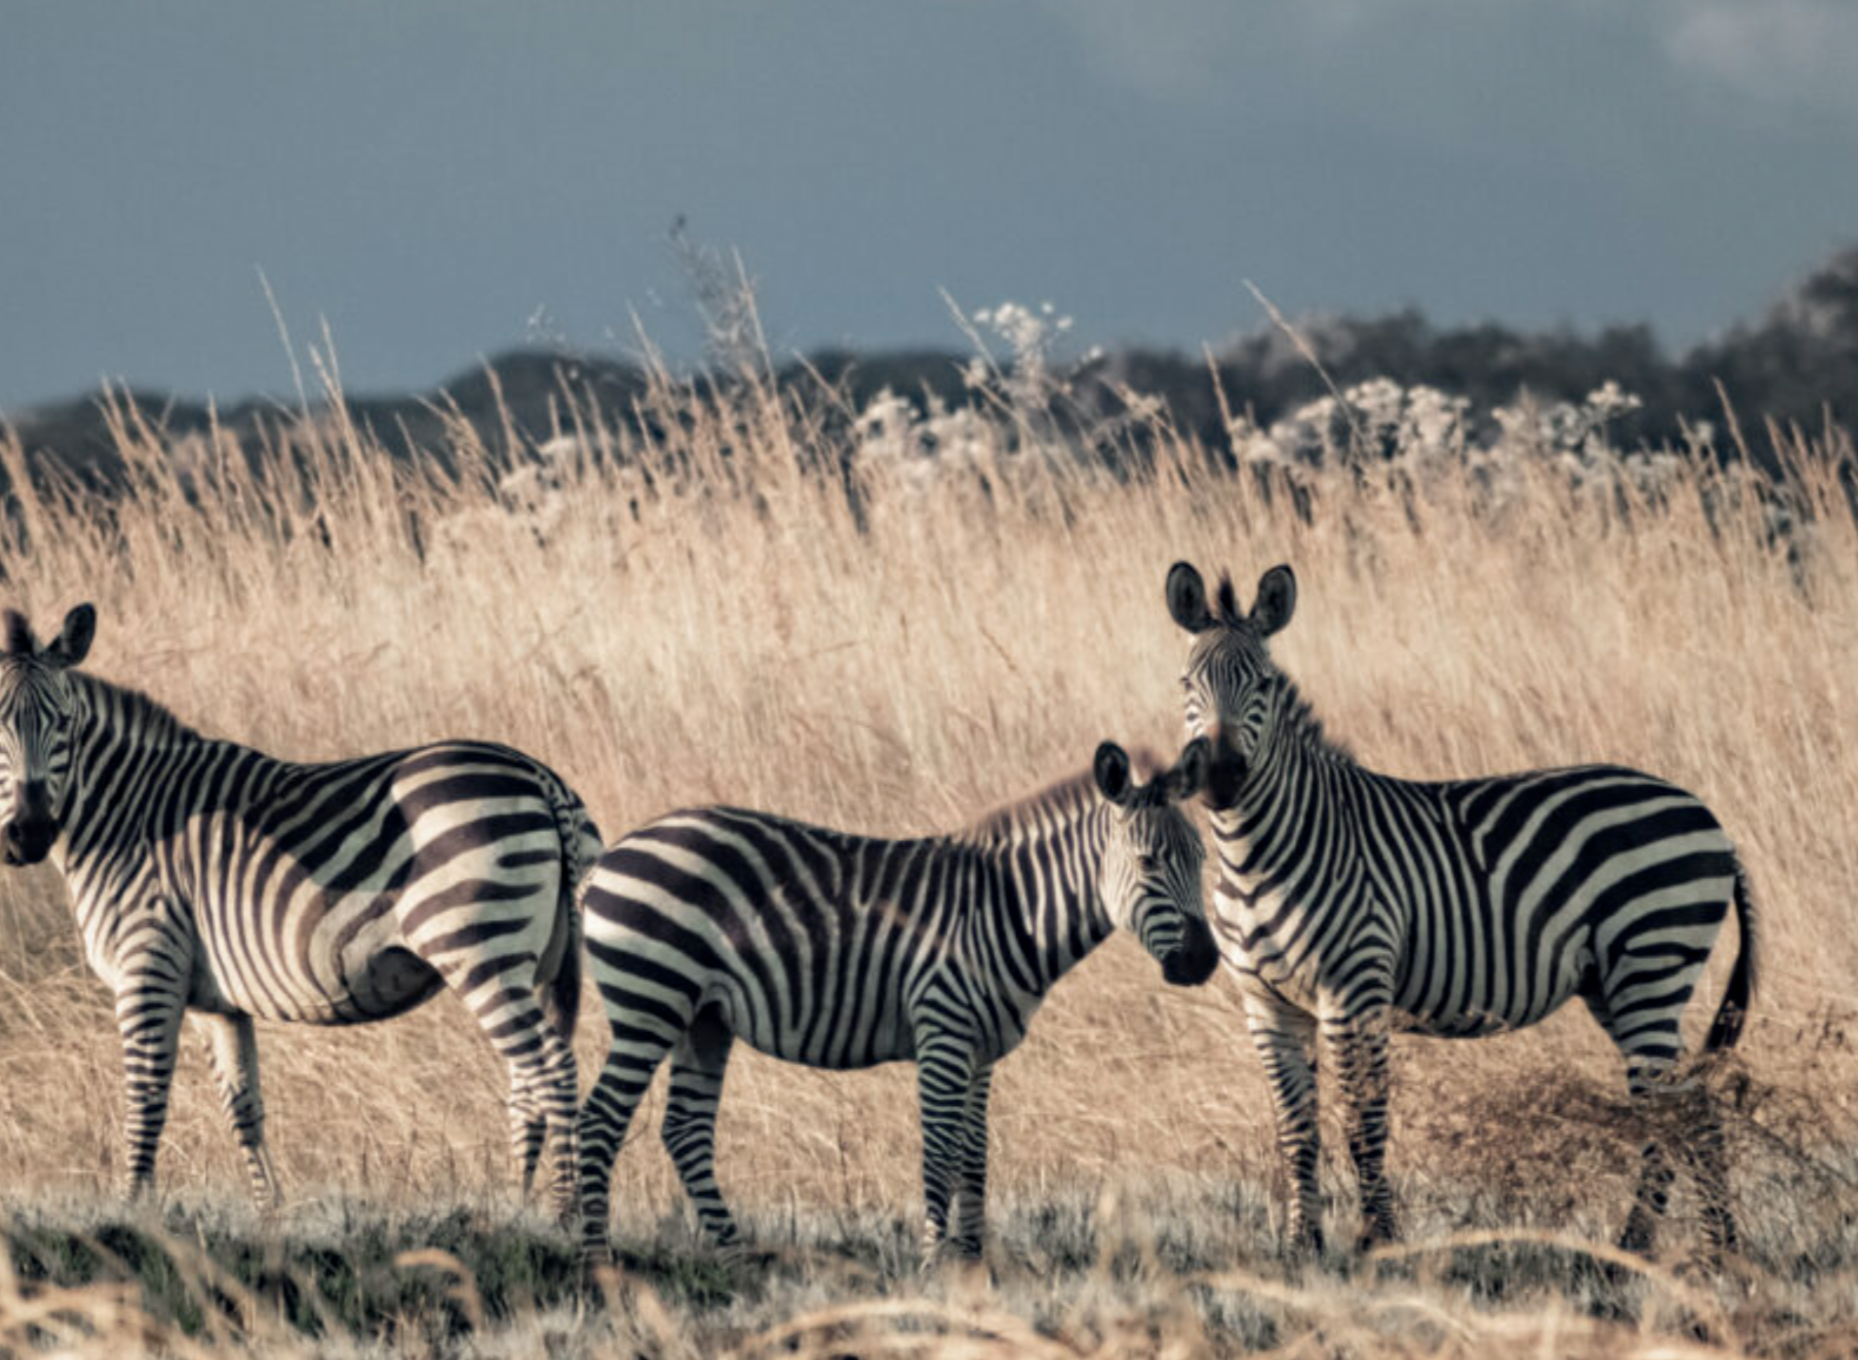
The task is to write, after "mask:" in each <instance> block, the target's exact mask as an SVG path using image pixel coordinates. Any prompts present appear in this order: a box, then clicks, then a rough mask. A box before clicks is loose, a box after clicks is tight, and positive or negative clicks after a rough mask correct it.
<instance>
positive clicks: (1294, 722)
mask: <svg viewBox="0 0 1858 1360" xmlns="http://www.w3.org/2000/svg"><path fill="white" fill-rule="evenodd" d="M1167 597H1168V607H1169V612H1170V613H1171V614H1172V615H1173V617H1174V620H1175V622H1176V623H1178V624H1180V625H1181V626H1182V627H1183V628H1185V629H1187V631H1188V632H1190V633H1191V634H1193V639H1194V640H1193V647H1192V652H1191V655H1190V657H1189V659H1188V662H1187V667H1186V670H1185V672H1184V675H1183V677H1182V685H1183V688H1184V690H1185V702H1186V718H1187V725H1188V728H1189V730H1190V731H1192V732H1194V733H1195V734H1199V735H1206V736H1208V737H1210V738H1211V739H1212V741H1213V743H1214V758H1213V770H1212V773H1211V776H1210V778H1209V781H1208V801H1209V803H1210V804H1211V805H1212V807H1213V829H1214V833H1215V837H1216V841H1217V847H1218V853H1219V861H1220V864H1219V869H1220V872H1219V887H1218V890H1217V893H1216V896H1215V903H1214V910H1213V927H1214V930H1215V932H1216V934H1217V935H1218V937H1219V941H1220V947H1221V949H1222V951H1223V952H1224V954H1225V957H1226V961H1227V963H1228V965H1229V967H1230V968H1231V970H1232V971H1233V972H1234V973H1235V974H1236V975H1237V976H1238V979H1239V981H1240V984H1241V987H1242V989H1243V992H1244V997H1245V1006H1246V1012H1247V1016H1248V1019H1249V1021H1250V1027H1251V1032H1252V1036H1253V1039H1254V1040H1255V1042H1256V1044H1257V1047H1258V1051H1259V1053H1260V1055H1261V1056H1262V1058H1263V1061H1264V1066H1265V1070H1266V1073H1267V1075H1268V1076H1269V1078H1270V1081H1271V1086H1272V1090H1273V1094H1274V1097H1275V1101H1276V1105H1277V1115H1278V1132H1279V1140H1280V1143H1281V1145H1282V1147H1283V1150H1284V1153H1285V1155H1286V1158H1287V1159H1288V1162H1289V1165H1290V1169H1291V1173H1292V1176H1293V1178H1294V1180H1295V1186H1296V1194H1295V1198H1294V1200H1293V1203H1292V1206H1291V1223H1290V1228H1291V1236H1292V1240H1293V1243H1295V1244H1296V1245H1297V1246H1299V1247H1304V1246H1315V1247H1318V1248H1320V1245H1321V1240H1322V1238H1321V1226H1320V1217H1319V1212H1320V1211H1319V1201H1318V1198H1317V1182H1316V1173H1317V1162H1318V1154H1319V1144H1318V1131H1317V1121H1316V1081H1315V1062H1316V1055H1317V1042H1316V1041H1317V1033H1318V1030H1319V1029H1320V1030H1321V1033H1322V1036H1323V1038H1324V1039H1325V1041H1326V1042H1327V1044H1328V1046H1329V1050H1330V1052H1331V1054H1332V1055H1333V1057H1334V1059H1335V1061H1336V1066H1337V1072H1338V1076H1339V1077H1340V1081H1341V1085H1342V1088H1343V1094H1344V1097H1345V1099H1346V1102H1347V1104H1348V1137H1349V1148H1350V1151H1351V1153H1352V1154H1353V1157H1354V1161H1355V1165H1356V1170H1357V1173H1358V1176H1359V1179H1360V1183H1361V1194H1362V1209H1363V1214H1364V1217H1365V1232H1364V1240H1365V1241H1369V1242H1371V1241H1374V1240H1377V1239H1384V1238H1388V1237H1391V1236H1392V1235H1393V1233H1394V1217H1393V1207H1392V1202H1391V1196H1390V1193H1389V1190H1388V1185H1387V1180H1386V1177H1385V1174H1384V1171H1383V1165H1382V1159H1383V1152H1384V1149H1385V1145H1386V1137H1387V1124H1386V1119H1387V1037H1388V1034H1389V1033H1390V1032H1391V1031H1394V1030H1405V1031H1411V1032H1416V1033H1421V1034H1429V1035H1438V1036H1447V1037H1459V1036H1470V1035H1479V1034H1489V1033H1493V1032H1495V1031H1498V1030H1505V1029H1514V1028H1518V1027H1520V1026H1524V1025H1531V1024H1534V1023H1535V1022H1536V1021H1538V1020H1541V1019H1542V1018H1544V1017H1545V1016H1547V1015H1548V1014H1549V1013H1550V1012H1552V1011H1554V1010H1556V1009H1557V1008H1558V1007H1560V1006H1561V1005H1562V1004H1563V1003H1564V1002H1566V1001H1568V1000H1569V999H1570V998H1571V997H1577V996H1578V997H1579V998H1580V999H1581V1000H1582V1001H1584V1002H1585V1003H1586V1004H1587V1007H1588V1009H1589V1010H1590V1011H1591V1012H1592V1013H1593V1015H1594V1018H1595V1019H1596V1020H1598V1021H1599V1023H1600V1025H1601V1026H1602V1028H1604V1029H1605V1031H1606V1033H1607V1034H1608V1036H1610V1037H1611V1038H1612V1040H1613V1042H1614V1043H1615V1044H1616V1045H1617V1046H1618V1047H1619V1050H1620V1052H1621V1054H1622V1055H1623V1056H1624V1058H1625V1061H1626V1072H1627V1080H1628V1083H1629V1087H1630V1090H1631V1093H1632V1095H1633V1096H1634V1098H1635V1099H1646V1100H1649V1099H1653V1098H1655V1097H1656V1098H1662V1099H1666V1100H1682V1101H1684V1102H1686V1104H1687V1105H1689V1106H1691V1107H1693V1108H1691V1109H1689V1110H1688V1111H1687V1113H1689V1114H1690V1115H1691V1124H1690V1127H1691V1128H1692V1130H1693V1144H1692V1147H1693V1151H1694V1154H1695V1164H1696V1167H1697V1170H1698V1178H1699V1181H1700V1184H1701V1187H1702V1189H1703V1191H1704V1198H1705V1210H1704V1212H1705V1220H1704V1222H1705V1230H1706V1233H1707V1234H1708V1236H1709V1238H1710V1239H1711V1241H1712V1243H1713V1244H1714V1245H1715V1246H1718V1247H1733V1246H1734V1245H1735V1223H1734V1220H1733V1218H1732V1217H1731V1215H1730V1213H1729V1209H1728V1204H1727V1197H1726V1184H1725V1167H1724V1157H1723V1150H1722V1133H1721V1127H1720V1124H1719V1122H1718V1120H1717V1118H1716V1116H1715V1114H1714V1113H1713V1112H1712V1111H1711V1110H1710V1108H1709V1104H1708V1101H1707V1099H1706V1098H1705V1097H1704V1096H1703V1094H1702V1092H1701V1091H1700V1090H1698V1089H1697V1088H1696V1086H1695V1084H1694V1083H1693V1082H1690V1081H1688V1080H1686V1079H1684V1078H1682V1077H1681V1076H1679V1074H1678V1072H1677V1067H1678V1062H1679V1059H1680V1058H1681V1057H1682V1054H1683V1040H1682V1037H1681V1034H1680V1031H1679V1021H1680V1019H1681V1017H1682V1014H1683V1011H1684V1008H1685V1006H1686V1005H1687V1003H1688V1002H1689V1000H1690V997H1691V993H1692V992H1693V991H1694V990H1695V988H1696V985H1697V980H1698V978H1699V977H1700V976H1701V974H1702V972H1703V967H1704V963H1705V962H1706V960H1707V959H1708V957H1709V953H1710V949H1711V946H1712V945H1713V943H1714V941H1715V938H1716V935H1717V933H1718V929H1719V927H1720V926H1721V924H1722V921H1723V917H1724V916H1725V915H1726V914H1727V911H1728V908H1729V904H1730V902H1731V900H1733V901H1734V904H1735V908H1736V915H1737V919H1738V921H1739V923H1740V933H1741V949H1740V953H1739V954H1738V956H1737V960H1736V964H1735V968H1734V972H1733V975H1732V976H1731V978H1730V981H1729V988H1728V993H1727V995H1726V996H1725V997H1724V999H1723V1002H1722V1006H1721V1009H1720V1010H1719V1011H1718V1012H1717V1015H1716V1019H1715V1023H1714V1024H1713V1026H1712V1027H1711V1029H1710V1032H1709V1037H1708V1039H1707V1041H1706V1046H1707V1048H1708V1049H1709V1050H1710V1051H1715V1050H1720V1049H1726V1048H1728V1047H1730V1046H1732V1045H1733V1044H1734V1043H1735V1042H1736V1039H1737V1038H1738V1037H1739V1036H1740V1033H1741V1029H1742V1024H1743V1021H1744V1019H1745V1017H1746V1014H1747V1011H1748V1007H1749V1004H1750V1002H1751V1000H1752V998H1753V995H1754V989H1755V972H1756V969H1755V961H1756V931H1755V924H1756V923H1755V912H1754V907H1753V903H1752V900H1751V898H1750V895H1749V890H1748V881H1747V878H1746V875H1745V874H1744V873H1743V870H1742V868H1741V865H1740V862H1739V861H1738V859H1737V857H1736V854H1735V849H1734V847H1733V846H1732V845H1731V844H1730V841H1729V838H1728V836H1727V835H1726V834H1725V833H1724V832H1723V829H1722V827H1721V825H1720V824H1719V823H1718V822H1717V820H1716V818H1715V817H1714V816H1713V815H1712V814H1711V813H1710V811H1709V809H1708V808H1706V807H1705V806H1704V805H1703V804H1702V803H1701V802H1699V801H1698V800H1697V799H1696V798H1695V797H1694V796H1692V795H1691V794H1688V793H1686V792H1684V791H1683V790H1682V789H1679V788H1676V787H1674V786H1673V785H1671V784H1668V783H1666V782H1665V781H1663V780H1661V779H1657V778H1654V777H1653V776H1651V775H1647V774H1641V773H1639V772H1637V771H1635V770H1628V769H1621V768H1618V767H1616V766H1583V767H1579V768H1573V769H1559V770H1541V771H1532V772H1529V773H1525V774H1515V775H1505V776H1499V777H1496V778H1488V779H1468V780H1458V781H1453V782H1447V783H1414V782H1411V781H1408V780H1404V779H1395V778H1391V777H1389V776H1387V775H1380V774H1375V773H1373V772H1371V771H1369V770H1365V769H1363V768H1362V767H1361V766H1360V765H1358V764H1356V763H1355V761H1354V760H1353V759H1352V758H1351V757H1350V756H1349V755H1348V754H1347V753H1346V752H1345V751H1343V750H1341V749H1340V748H1339V747H1337V746H1336V745H1335V744H1333V743H1332V742H1330V741H1328V740H1326V739H1325V738H1324V736H1323V734H1322V730H1321V728H1320V726H1319V725H1318V723H1317V722H1316V720H1315V719H1314V718H1313V717H1312V716H1311V714H1310V712H1309V710H1308V708H1307V706H1306V705H1305V704H1304V703H1303V702H1302V700H1301V699H1300V698H1299V696H1298V694H1297V691H1296V689H1295V687H1294V686H1293V685H1292V684H1291V682H1290V680H1289V679H1288V678H1287V677H1286V676H1285V675H1284V674H1283V672H1282V671H1280V670H1279V669H1278V668H1277V667H1276V666H1275V665H1274V664H1273V663H1272V661H1271V658H1270V656H1269V653H1268V652H1267V649H1266V640H1267V639H1268V638H1269V637H1270V636H1271V635H1272V634H1273V633H1275V632H1277V631H1278V630H1279V629H1281V628H1282V627H1283V626H1284V625H1285V624H1286V623H1288V622H1289V621H1290V616H1291V612H1292V610H1293V609H1294V607H1295V603H1296V580H1295V578H1294V577H1293V576H1292V574H1291V571H1290V569H1289V568H1288V567H1277V568H1274V569H1273V570H1271V571H1269V572H1266V573H1265V575H1264V577H1263V578H1262V579H1261V580H1260V582H1259V586H1258V598H1257V600H1256V602H1255V604H1254V606H1253V608H1252V611H1251V613H1250V614H1249V615H1247V614H1245V613H1244V612H1243V611H1242V610H1241V609H1240V608H1239V606H1238V603H1237V600H1236V599H1235V597H1234V594H1233V590H1232V584H1231V581H1230V580H1222V581H1221V584H1220V589H1219V596H1218V602H1217V605H1218V607H1217V609H1216V610H1215V609H1214V608H1212V607H1210V606H1209V604H1208V601H1207V597H1206V590H1205V586H1204V584H1203V582H1202V580H1201V577H1200V574H1199V572H1197V571H1196V570H1194V568H1193V567H1192V566H1190V565H1188V564H1187V563H1185V562H1181V563H1177V564H1175V566H1174V568H1173V569H1172V571H1170V573H1169V575H1168V582H1167ZM1671 1179H1672V1171H1671V1167H1670V1164H1669V1162H1668V1161H1667V1159H1666V1157H1665V1154H1664V1152H1663V1150H1662V1149H1660V1148H1659V1147H1658V1146H1657V1145H1656V1144H1655V1143H1654V1144H1651V1145H1649V1146H1648V1147H1647V1148H1646V1149H1645V1153H1644V1164H1643V1167H1642V1171H1641V1178H1640V1183H1639V1190H1638V1196H1637V1201H1636V1203H1635V1205H1634V1207H1633V1211H1632V1214H1631V1216H1630V1218H1629V1219H1628V1221H1627V1225H1626V1230H1625V1234H1624V1237H1623V1239H1622V1240H1623V1243H1624V1244H1625V1245H1626V1246H1628V1247H1630V1248H1632V1249H1635V1250H1641V1251H1643V1250H1648V1249H1649V1248H1650V1244H1651V1238H1652V1233H1653V1230H1654V1228H1655V1225H1656V1222H1657V1220H1658V1218H1659V1217H1661V1216H1662V1214H1663V1212H1664V1207H1665V1201H1666V1197H1667V1193H1668V1189H1669V1186H1670V1182H1671Z"/></svg>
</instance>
